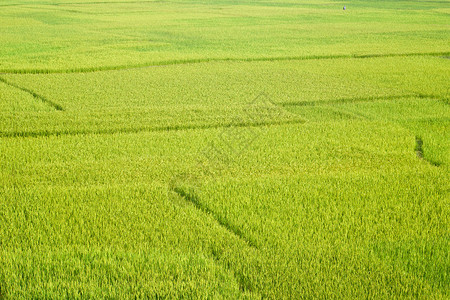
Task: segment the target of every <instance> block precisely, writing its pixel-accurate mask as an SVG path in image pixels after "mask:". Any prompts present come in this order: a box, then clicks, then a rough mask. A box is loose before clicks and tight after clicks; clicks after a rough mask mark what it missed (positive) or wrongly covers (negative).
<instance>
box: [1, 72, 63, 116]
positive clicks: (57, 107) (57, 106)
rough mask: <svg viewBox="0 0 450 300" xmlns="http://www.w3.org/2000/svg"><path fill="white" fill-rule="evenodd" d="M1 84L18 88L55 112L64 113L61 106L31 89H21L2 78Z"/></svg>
mask: <svg viewBox="0 0 450 300" xmlns="http://www.w3.org/2000/svg"><path fill="white" fill-rule="evenodd" d="M0 82H3V83H4V84H6V85H9V86H11V87H13V88H16V89H18V90H21V91H22V92H25V93H27V94H30V95H31V96H33V98H35V99H38V100H40V101H42V102H44V103H45V104H47V105H50V106H51V107H53V108H54V109H55V110H58V111H64V109H63V107H62V106H61V105H59V104H58V103H55V102H53V101H51V100H48V99H47V98H45V97H43V96H41V95H39V94H37V93H35V92H33V91H32V90H30V89H27V88H24V87H21V86H19V85H17V84H15V83H12V82H9V81H7V80H6V79H4V78H3V77H0Z"/></svg>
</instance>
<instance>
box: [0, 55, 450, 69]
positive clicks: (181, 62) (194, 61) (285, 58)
mask: <svg viewBox="0 0 450 300" xmlns="http://www.w3.org/2000/svg"><path fill="white" fill-rule="evenodd" d="M447 55H450V52H423V53H420V52H417V53H387V54H362V55H358V54H350V55H348V54H342V55H310V56H278V57H250V58H245V57H244V58H232V57H228V58H198V59H178V60H170V61H160V62H153V63H150V62H147V63H142V64H135V65H117V66H99V67H92V68H74V69H15V70H14V69H13V70H7V69H6V70H5V69H3V70H0V74H65V73H92V72H105V71H123V70H133V69H143V68H151V67H163V66H165V67H167V66H172V65H188V64H199V63H214V62H264V61H301V60H321V59H367V58H386V57H413V56H436V57H439V56H447Z"/></svg>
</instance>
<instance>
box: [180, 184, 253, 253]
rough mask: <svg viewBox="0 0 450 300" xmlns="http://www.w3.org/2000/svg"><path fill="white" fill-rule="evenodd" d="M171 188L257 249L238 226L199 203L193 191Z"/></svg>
mask: <svg viewBox="0 0 450 300" xmlns="http://www.w3.org/2000/svg"><path fill="white" fill-rule="evenodd" d="M172 190H173V191H174V192H175V193H176V194H178V195H179V196H180V197H182V198H183V199H185V200H186V201H188V202H190V203H192V204H193V205H194V206H195V208H197V209H198V210H201V211H202V212H203V213H205V214H207V215H210V216H211V217H213V218H214V219H215V220H216V221H217V223H219V225H220V226H222V227H223V228H225V229H226V230H227V231H228V232H230V233H231V234H232V235H234V236H235V237H237V238H238V239H240V240H242V241H244V242H245V243H246V244H247V245H248V246H249V247H251V248H255V249H258V247H257V245H256V243H255V242H254V241H252V240H251V239H250V238H248V237H246V236H245V235H244V234H243V232H242V231H241V230H240V229H239V228H237V227H235V226H233V225H232V224H230V223H229V222H228V221H227V220H226V219H225V218H223V217H221V216H220V215H218V214H217V213H215V212H214V211H213V210H212V209H210V208H209V207H208V206H206V205H204V204H203V203H201V202H200V201H199V200H198V198H197V196H196V195H195V194H194V193H192V192H187V191H186V190H184V189H183V188H180V187H174V188H173V189H172Z"/></svg>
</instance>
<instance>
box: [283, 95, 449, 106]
mask: <svg viewBox="0 0 450 300" xmlns="http://www.w3.org/2000/svg"><path fill="white" fill-rule="evenodd" d="M412 98H423V99H435V100H442V101H444V99H443V97H439V96H436V95H425V94H405V95H387V96H376V97H373V96H371V97H354V98H340V99H328V100H317V101H292V102H284V103H280V104H279V105H281V106H286V107H287V106H316V105H324V104H345V103H355V102H372V101H380V100H400V99H412ZM444 102H445V103H447V104H448V102H446V101H444Z"/></svg>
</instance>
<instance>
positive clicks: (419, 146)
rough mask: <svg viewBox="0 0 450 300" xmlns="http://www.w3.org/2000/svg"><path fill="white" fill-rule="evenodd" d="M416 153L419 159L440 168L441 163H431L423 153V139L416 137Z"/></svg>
mask: <svg viewBox="0 0 450 300" xmlns="http://www.w3.org/2000/svg"><path fill="white" fill-rule="evenodd" d="M414 150H415V151H416V154H417V157H418V158H419V159H422V160H425V161H427V162H429V163H430V164H431V165H433V166H436V167H439V165H440V164H439V163H437V162H434V161H431V160H429V159H426V158H425V156H424V153H423V140H422V138H421V137H418V136H416V148H415V149H414Z"/></svg>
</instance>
